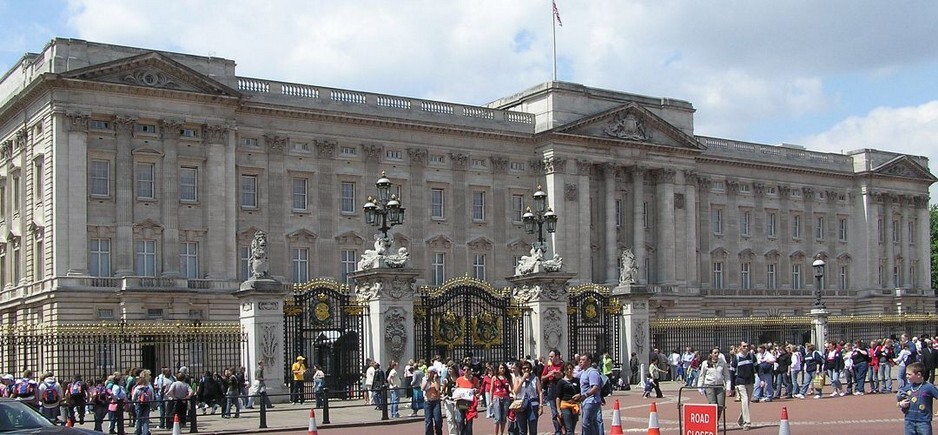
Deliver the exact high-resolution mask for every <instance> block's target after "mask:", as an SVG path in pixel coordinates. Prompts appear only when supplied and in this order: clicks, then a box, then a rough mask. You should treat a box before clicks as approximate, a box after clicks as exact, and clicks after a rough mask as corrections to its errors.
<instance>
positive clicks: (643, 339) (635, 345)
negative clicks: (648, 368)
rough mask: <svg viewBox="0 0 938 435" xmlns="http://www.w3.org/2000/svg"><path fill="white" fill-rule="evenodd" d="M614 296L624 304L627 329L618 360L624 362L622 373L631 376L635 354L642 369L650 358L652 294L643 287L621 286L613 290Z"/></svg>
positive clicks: (623, 310)
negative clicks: (650, 305) (649, 306)
mask: <svg viewBox="0 0 938 435" xmlns="http://www.w3.org/2000/svg"><path fill="white" fill-rule="evenodd" d="M612 296H613V297H616V298H618V299H619V301H620V302H622V325H623V327H624V328H625V334H624V337H625V346H623V347H622V349H623V350H622V353H623V355H619V356H618V358H619V359H618V360H619V361H621V362H622V372H623V373H628V375H629V376H631V374H632V373H631V369H630V367H631V360H632V354H633V353H634V354H635V358H638V363H639V365H640V366H642V367H644V366H643V364H647V363H648V359H649V357H650V352H651V340H650V337H649V327H648V321H649V315H648V300H649V299H651V293H649V292H648V290H647V288H646V287H645V286H643V285H637V284H624V285H623V284H620V285H619V286H617V287H616V288H614V289H613V290H612ZM641 378H642V377H641V376H639V379H641Z"/></svg>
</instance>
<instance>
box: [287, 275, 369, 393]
mask: <svg viewBox="0 0 938 435" xmlns="http://www.w3.org/2000/svg"><path fill="white" fill-rule="evenodd" d="M283 314H284V315H283V323H284V342H285V343H286V344H285V345H284V361H286V363H285V364H284V368H283V369H284V379H286V380H287V381H288V382H289V380H290V379H293V373H292V371H291V365H292V364H293V362H294V361H296V357H297V356H303V357H304V358H306V364H307V366H308V368H310V369H312V368H313V365H314V364H316V365H319V366H320V367H322V370H323V372H324V373H325V374H326V378H325V383H326V387H327V388H329V390H330V391H333V392H335V393H336V395H337V397H340V398H345V397H346V394H349V392H351V391H355V390H357V387H356V384H357V383H358V382H359V379H360V376H361V373H362V366H363V365H364V361H365V359H364V337H363V335H362V334H363V333H364V330H365V317H366V316H367V313H366V307H365V306H364V305H360V304H358V303H357V302H356V301H355V299H354V298H353V297H352V295H351V292H350V290H349V286H347V285H345V284H339V283H338V282H336V281H334V280H330V279H319V280H314V281H310V282H307V283H303V284H295V285H294V286H293V295H292V297H289V298H288V300H287V303H286V305H285V306H284V313H283ZM309 373H313V372H312V371H310V372H309ZM305 387H306V390H307V394H311V393H312V391H313V390H312V388H313V385H312V382H307V383H306V385H305ZM330 395H331V394H330Z"/></svg>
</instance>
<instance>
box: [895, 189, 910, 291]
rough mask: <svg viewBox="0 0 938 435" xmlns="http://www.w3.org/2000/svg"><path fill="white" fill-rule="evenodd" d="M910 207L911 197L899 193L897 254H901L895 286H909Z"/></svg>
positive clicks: (897, 265)
mask: <svg viewBox="0 0 938 435" xmlns="http://www.w3.org/2000/svg"><path fill="white" fill-rule="evenodd" d="M910 208H912V198H911V197H908V196H906V195H899V255H901V256H902V261H900V262H898V263H897V264H896V267H897V268H898V273H897V275H898V278H899V282H898V283H896V287H902V288H910V286H909V282H910V281H909V278H911V276H909V273H908V269H909V266H911V265H912V261H913V258H912V256H911V255H909V254H911V252H910V250H909V247H910V243H911V242H912V241H911V240H909V236H910V235H911V234H909V233H908V229H907V228H908V227H909V213H910V210H909V209H910Z"/></svg>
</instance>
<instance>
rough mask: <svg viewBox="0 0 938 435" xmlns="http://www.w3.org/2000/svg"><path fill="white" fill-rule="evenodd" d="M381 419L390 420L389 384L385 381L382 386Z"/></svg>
mask: <svg viewBox="0 0 938 435" xmlns="http://www.w3.org/2000/svg"><path fill="white" fill-rule="evenodd" d="M380 391H381V420H382V421H384V420H389V418H388V384H387V383H385V384H384V385H382V386H381V390H380Z"/></svg>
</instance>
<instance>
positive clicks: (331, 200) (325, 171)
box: [310, 140, 416, 280]
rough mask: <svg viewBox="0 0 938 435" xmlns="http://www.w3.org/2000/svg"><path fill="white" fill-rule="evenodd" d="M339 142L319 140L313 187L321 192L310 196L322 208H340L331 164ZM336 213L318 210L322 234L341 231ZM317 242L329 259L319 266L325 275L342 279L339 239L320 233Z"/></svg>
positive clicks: (320, 250)
mask: <svg viewBox="0 0 938 435" xmlns="http://www.w3.org/2000/svg"><path fill="white" fill-rule="evenodd" d="M337 145H338V143H336V142H334V141H325V140H317V141H316V164H317V169H318V171H317V174H316V180H317V183H316V187H315V188H314V190H313V191H314V192H318V195H310V198H313V201H315V207H317V208H318V209H319V210H338V202H337V199H336V192H338V190H337V189H338V187H337V185H338V184H337V183H336V180H337V179H336V174H335V170H334V169H333V168H332V166H333V159H334V158H335V151H336V146H337ZM366 196H367V195H366ZM362 204H364V202H362ZM337 215H338V213H320V214H319V217H318V223H319V231H320V234H323V235H327V234H328V235H337V234H338V225H337V223H336V216H337ZM405 219H407V216H405ZM411 220H413V219H411ZM316 244H317V246H318V248H319V249H318V252H319V254H320V257H321V258H324V259H326V260H325V261H323V264H322V265H321V266H320V268H319V270H320V273H321V274H322V275H326V276H328V275H330V274H331V275H332V276H335V277H336V280H341V276H342V271H341V270H339V268H340V264H339V249H340V248H339V246H338V245H337V243H336V239H335V237H320V238H319V240H317V241H316ZM415 251H416V249H415ZM361 254H362V253H361V252H358V253H357V255H361ZM356 260H357V259H356ZM330 271H331V273H330Z"/></svg>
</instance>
